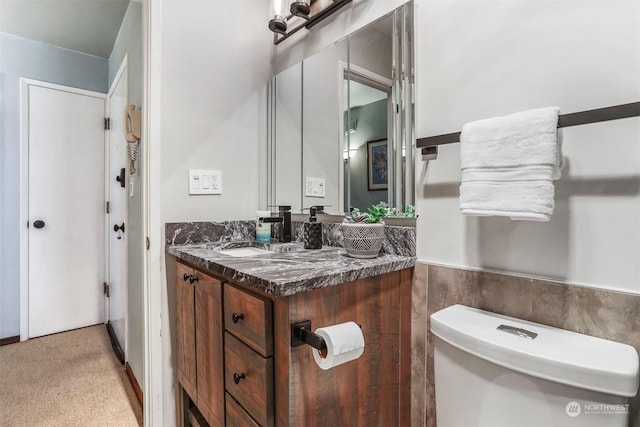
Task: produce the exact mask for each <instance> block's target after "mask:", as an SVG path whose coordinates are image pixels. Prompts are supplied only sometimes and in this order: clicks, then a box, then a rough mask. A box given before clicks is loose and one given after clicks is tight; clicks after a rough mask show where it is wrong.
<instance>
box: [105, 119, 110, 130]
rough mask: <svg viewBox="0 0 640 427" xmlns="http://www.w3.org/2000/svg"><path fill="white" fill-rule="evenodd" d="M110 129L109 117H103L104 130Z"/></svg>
mask: <svg viewBox="0 0 640 427" xmlns="http://www.w3.org/2000/svg"><path fill="white" fill-rule="evenodd" d="M109 129H111V119H110V118H109V117H105V118H104V130H109Z"/></svg>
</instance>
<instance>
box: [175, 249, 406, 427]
mask: <svg viewBox="0 0 640 427" xmlns="http://www.w3.org/2000/svg"><path fill="white" fill-rule="evenodd" d="M238 245H240V246H242V245H246V243H244V244H238V243H234V242H227V243H208V244H199V245H170V246H168V248H167V253H168V254H169V255H171V256H173V257H175V259H174V258H173V257H168V258H169V260H168V267H169V264H171V265H173V266H175V272H174V273H173V277H174V280H171V279H168V283H169V286H172V282H174V284H173V286H175V290H176V306H175V309H176V325H175V335H176V347H175V360H176V370H177V379H178V383H179V384H178V389H179V397H180V398H179V408H178V413H179V415H178V418H179V420H178V421H179V425H207V424H208V425H211V426H218V425H220V426H222V425H229V426H233V425H243V426H244V425H253V426H273V425H277V426H289V425H291V426H297V425H305V426H314V425H317V426H325V425H354V426H355V425H409V424H410V410H409V406H410V396H409V393H410V373H411V371H410V351H411V349H410V334H411V330H410V322H411V319H410V316H411V278H412V271H413V265H414V263H415V257H411V256H402V255H390V254H383V255H381V256H380V257H378V258H374V259H370V260H358V259H353V258H349V257H348V256H346V255H345V252H344V249H343V248H340V247H330V246H325V247H323V248H322V249H319V250H304V249H303V247H302V244H301V243H290V244H273V245H267V246H266V247H264V246H263V249H265V248H266V249H268V250H269V252H266V253H262V254H251V253H249V256H245V257H235V256H230V255H228V254H227V253H225V249H228V248H229V247H233V246H238ZM305 320H309V321H311V329H312V330H315V329H317V328H319V327H323V326H330V325H335V324H339V323H343V322H347V321H354V322H356V323H358V324H359V325H360V326H361V329H362V333H363V336H364V340H365V350H364V353H363V354H362V356H361V357H359V358H358V359H356V360H354V361H351V362H347V363H345V364H343V365H340V366H336V367H334V368H332V369H329V370H322V369H321V368H320V367H319V366H318V365H317V364H316V362H315V361H314V358H313V352H314V351H317V350H315V349H314V348H312V347H310V346H309V345H302V346H298V347H292V341H291V336H292V333H291V328H292V326H291V325H292V324H294V323H296V322H300V321H305Z"/></svg>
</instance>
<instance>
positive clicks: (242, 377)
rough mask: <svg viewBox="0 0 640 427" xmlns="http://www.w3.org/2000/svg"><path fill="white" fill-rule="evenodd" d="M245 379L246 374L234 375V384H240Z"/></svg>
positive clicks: (235, 373)
mask: <svg viewBox="0 0 640 427" xmlns="http://www.w3.org/2000/svg"><path fill="white" fill-rule="evenodd" d="M244 378H245V376H244V374H239V373H237V372H234V373H233V382H234V383H236V384H240V380H241V379H244Z"/></svg>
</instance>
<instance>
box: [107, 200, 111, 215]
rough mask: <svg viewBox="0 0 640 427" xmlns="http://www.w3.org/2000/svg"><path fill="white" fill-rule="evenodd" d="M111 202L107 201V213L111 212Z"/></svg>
mask: <svg viewBox="0 0 640 427" xmlns="http://www.w3.org/2000/svg"><path fill="white" fill-rule="evenodd" d="M110 209H111V203H109V202H107V213H111V211H110Z"/></svg>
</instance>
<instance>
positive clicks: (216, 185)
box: [189, 169, 222, 194]
mask: <svg viewBox="0 0 640 427" xmlns="http://www.w3.org/2000/svg"><path fill="white" fill-rule="evenodd" d="M189 194H222V172H221V171H215V170H202V169H189Z"/></svg>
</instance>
